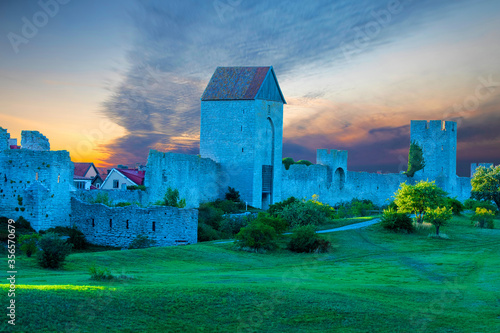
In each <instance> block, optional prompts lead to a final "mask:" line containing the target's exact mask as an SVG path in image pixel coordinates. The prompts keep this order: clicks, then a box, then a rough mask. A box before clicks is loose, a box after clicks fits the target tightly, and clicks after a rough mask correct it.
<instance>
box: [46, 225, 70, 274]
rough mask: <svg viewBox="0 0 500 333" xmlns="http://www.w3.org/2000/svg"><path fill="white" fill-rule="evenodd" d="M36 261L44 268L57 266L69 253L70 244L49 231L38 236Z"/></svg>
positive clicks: (59, 265) (61, 263)
mask: <svg viewBox="0 0 500 333" xmlns="http://www.w3.org/2000/svg"><path fill="white" fill-rule="evenodd" d="M38 245H39V247H40V251H38V253H37V258H38V263H39V264H40V266H42V267H44V268H59V267H61V266H62V265H63V264H64V260H65V259H66V256H67V255H68V254H70V253H71V248H72V247H73V245H72V244H69V243H66V241H64V240H62V239H61V237H60V236H59V235H58V234H55V233H52V232H49V233H46V234H45V235H43V236H41V237H40V240H39V242H38Z"/></svg>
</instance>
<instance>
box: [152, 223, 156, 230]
mask: <svg viewBox="0 0 500 333" xmlns="http://www.w3.org/2000/svg"><path fill="white" fill-rule="evenodd" d="M153 231H156V222H153Z"/></svg>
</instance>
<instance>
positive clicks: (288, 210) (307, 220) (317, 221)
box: [280, 201, 330, 227]
mask: <svg viewBox="0 0 500 333" xmlns="http://www.w3.org/2000/svg"><path fill="white" fill-rule="evenodd" d="M280 215H281V217H282V218H283V220H285V222H286V223H287V225H288V226H290V227H297V226H303V225H309V224H311V225H322V224H327V223H328V222H330V218H329V213H328V211H327V210H326V209H325V206H320V205H318V204H316V203H314V202H313V201H306V202H301V201H297V202H294V203H292V204H290V205H288V206H286V207H284V208H283V211H282V212H281V214H280Z"/></svg>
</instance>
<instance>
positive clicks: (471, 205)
mask: <svg viewBox="0 0 500 333" xmlns="http://www.w3.org/2000/svg"><path fill="white" fill-rule="evenodd" d="M478 202H479V201H477V200H475V199H466V200H465V201H464V207H465V209H468V210H475V206H476V203H478Z"/></svg>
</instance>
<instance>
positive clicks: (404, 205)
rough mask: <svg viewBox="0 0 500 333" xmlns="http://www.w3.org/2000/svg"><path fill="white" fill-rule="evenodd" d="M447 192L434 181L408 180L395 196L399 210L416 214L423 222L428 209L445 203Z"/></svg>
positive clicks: (418, 220) (419, 220)
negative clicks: (414, 181)
mask: <svg viewBox="0 0 500 333" xmlns="http://www.w3.org/2000/svg"><path fill="white" fill-rule="evenodd" d="M445 198H446V192H445V191H443V190H442V189H441V188H439V187H438V186H437V185H436V183H435V182H434V181H432V182H429V181H423V180H422V181H419V182H418V183H416V184H415V185H409V184H407V183H406V182H404V183H402V184H401V185H400V186H399V189H398V190H397V191H396V193H395V196H394V202H395V203H396V205H397V206H398V212H402V213H412V214H415V216H416V218H417V222H419V223H421V222H422V221H423V217H424V214H425V211H426V210H427V209H435V208H437V207H439V206H444V205H445Z"/></svg>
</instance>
